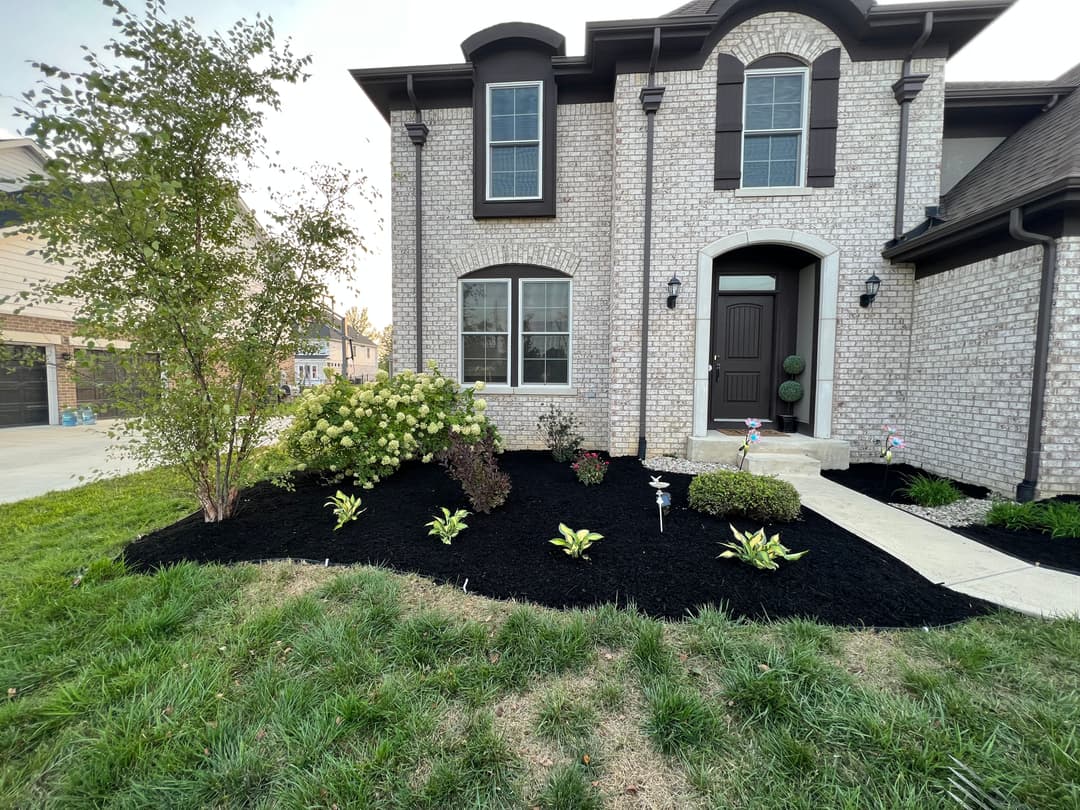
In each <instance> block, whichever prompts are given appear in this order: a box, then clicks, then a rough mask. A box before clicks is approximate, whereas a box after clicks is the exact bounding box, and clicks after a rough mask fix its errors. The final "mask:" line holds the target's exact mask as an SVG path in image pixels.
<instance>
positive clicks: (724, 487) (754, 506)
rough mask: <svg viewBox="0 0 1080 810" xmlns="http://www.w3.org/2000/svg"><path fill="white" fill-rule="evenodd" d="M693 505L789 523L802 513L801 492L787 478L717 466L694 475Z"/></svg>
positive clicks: (712, 512)
mask: <svg viewBox="0 0 1080 810" xmlns="http://www.w3.org/2000/svg"><path fill="white" fill-rule="evenodd" d="M690 506H691V508H693V509H697V510H698V511H699V512H704V513H705V514H707V515H715V516H717V517H746V518H750V519H752V520H760V521H762V522H774V523H786V522H788V521H791V520H795V519H796V518H798V517H799V507H800V506H801V503H800V501H799V493H798V492H797V491H796V489H795V487H793V486H792V485H791V484H789V483H788V482H787V481H781V480H780V479H778V478H770V477H769V476H765V475H754V474H753V473H750V472H746V471H745V470H741V471H738V472H736V471H734V470H716V471H714V472H707V473H701V475H697V476H694V480H693V481H691V482H690Z"/></svg>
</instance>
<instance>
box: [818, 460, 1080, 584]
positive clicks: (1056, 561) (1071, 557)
mask: <svg viewBox="0 0 1080 810" xmlns="http://www.w3.org/2000/svg"><path fill="white" fill-rule="evenodd" d="M921 472H923V470H920V469H919V468H918V467H912V466H911V465H910V464H893V465H891V467H890V469H889V477H888V481H887V482H886V480H885V467H884V465H882V464H852V465H851V466H850V467H848V468H847V469H846V470H823V471H822V473H821V474H822V475H823V476H824V477H825V478H828V479H829V480H831V481H835V482H836V483H838V484H843V485H844V486H845V487H848V488H849V489H854V490H855V491H856V492H861V493H862V494H863V495H869V496H870V497H871V498H875V499H876V500H879V501H884V502H885V503H908V504H910V503H913V501H912V500H911V499H910V498H908V497H907V496H906V495H904V494H902V493H901V492H899V491H898V490H899V489H900V488H902V487H903V486H905V482H904V478H905V477H910V476H912V475H915V474H917V473H921ZM939 477H944V476H939ZM949 480H952V482H953V483H954V484H955V485H956V487H957V488H958V489H959V490H960V491H961V492H963V493H964V494H965V495H967V496H969V497H971V498H985V497H986V496H987V495H989V494H990V490H988V489H986V488H985V487H977V486H974V485H972V484H964V483H962V482H960V481H956V480H953V479H949ZM1054 500H1061V501H1073V502H1080V497H1078V496H1075V495H1061V496H1059V497H1058V498H1055V499H1054ZM949 529H950V531H954V532H956V533H957V534H960V535H963V536H964V537H967V538H969V539H971V540H974V541H975V542H976V543H982V544H983V545H984V546H990V547H991V548H995V549H997V550H998V551H1001V552H1004V553H1005V554H1010V555H1012V556H1013V557H1016V558H1017V559H1019V560H1022V561H1023V562H1027V563H1031V564H1032V565H1041V566H1043V567H1045V568H1056V569H1058V570H1061V571H1068V572H1069V573H1072V574H1080V539H1075V538H1057V539H1055V538H1052V537H1050V535H1048V534H1044V533H1043V532H1040V531H1036V530H1027V531H1014V530H1012V529H1006V528H1004V527H1002V526H982V525H978V524H975V525H971V526H950V527H949Z"/></svg>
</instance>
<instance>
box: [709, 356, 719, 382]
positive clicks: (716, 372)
mask: <svg viewBox="0 0 1080 810" xmlns="http://www.w3.org/2000/svg"><path fill="white" fill-rule="evenodd" d="M709 371H711V372H712V373H713V382H720V355H718V354H714V355H713V359H712V363H711V364H710V365H709Z"/></svg>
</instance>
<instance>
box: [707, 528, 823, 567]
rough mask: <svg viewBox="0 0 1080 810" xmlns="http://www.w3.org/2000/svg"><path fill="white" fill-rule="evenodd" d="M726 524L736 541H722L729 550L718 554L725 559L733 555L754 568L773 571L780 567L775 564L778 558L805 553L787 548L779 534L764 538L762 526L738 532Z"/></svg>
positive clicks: (787, 558) (792, 558)
mask: <svg viewBox="0 0 1080 810" xmlns="http://www.w3.org/2000/svg"><path fill="white" fill-rule="evenodd" d="M728 525H729V527H730V529H731V533H732V534H733V535H735V541H736V542H734V543H724V547H725V548H728V549H730V551H725V552H723V553H722V554H721V555H720V557H721V558H723V559H726V560H727V559H731V558H732V557H734V558H735V559H737V560H740V561H742V562H744V563H747V564H748V565H752V566H754V568H761V569H767V570H769V571H775V570H776V569H777V568H779V567H780V566H779V565H777V564H776V561H777V560H778V559H783V560H797V559H799V558H800V557H802V556H804V555H805V554H806V552H805V551H795V552H793V551H791V550H790V549H788V548H787V546H785V545H783V544H782V543H781V542H780V535H779V534H774V535H773V536H772V537H769V538H766V537H765V529H764V528H761V529H758V530H757V531H756V532H753V533H751V532H740V531H739V530H738V529H736V528H735V527H734V526H731V525H730V524H728Z"/></svg>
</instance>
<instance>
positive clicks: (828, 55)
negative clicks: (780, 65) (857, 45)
mask: <svg viewBox="0 0 1080 810" xmlns="http://www.w3.org/2000/svg"><path fill="white" fill-rule="evenodd" d="M839 100H840V49H839V48H833V49H832V50H831V51H826V52H825V53H823V54H822V55H821V56H819V57H818V58H817V59H815V60H814V64H813V66H812V67H811V68H810V138H809V149H808V156H807V161H806V184H807V185H808V186H812V187H814V188H832V186H833V185H834V184H835V181H836V127H837V106H838V104H839Z"/></svg>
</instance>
